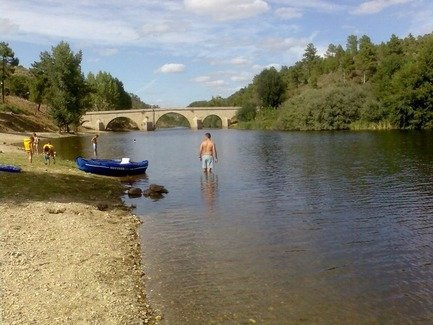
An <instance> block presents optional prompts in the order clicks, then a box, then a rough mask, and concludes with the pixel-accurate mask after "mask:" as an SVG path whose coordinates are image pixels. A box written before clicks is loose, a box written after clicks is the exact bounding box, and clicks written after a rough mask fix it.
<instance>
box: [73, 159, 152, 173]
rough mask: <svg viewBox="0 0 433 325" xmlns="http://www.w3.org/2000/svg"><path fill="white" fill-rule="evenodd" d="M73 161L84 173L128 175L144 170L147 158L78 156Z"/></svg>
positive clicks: (147, 163) (143, 171)
mask: <svg viewBox="0 0 433 325" xmlns="http://www.w3.org/2000/svg"><path fill="white" fill-rule="evenodd" d="M75 162H76V163H77V166H78V169H80V170H82V171H85V172H86V173H92V174H98V175H106V176H129V175H139V174H144V173H145V172H146V169H147V166H148V165H149V162H148V161H147V160H143V161H139V162H134V161H130V160H129V158H123V159H122V160H120V159H119V160H111V159H84V158H82V157H78V158H77V159H76V160H75Z"/></svg>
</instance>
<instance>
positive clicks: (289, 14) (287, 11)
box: [275, 7, 302, 19]
mask: <svg viewBox="0 0 433 325" xmlns="http://www.w3.org/2000/svg"><path fill="white" fill-rule="evenodd" d="M275 14H276V15H277V16H278V17H280V18H282V19H294V18H300V17H302V10H300V9H299V8H293V7H282V8H278V9H277V10H275Z"/></svg>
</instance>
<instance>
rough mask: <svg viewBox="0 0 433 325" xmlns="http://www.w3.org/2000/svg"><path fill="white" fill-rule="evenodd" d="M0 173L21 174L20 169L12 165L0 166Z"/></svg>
mask: <svg viewBox="0 0 433 325" xmlns="http://www.w3.org/2000/svg"><path fill="white" fill-rule="evenodd" d="M0 172H8V173H19V172H21V167H19V166H13V165H1V164H0Z"/></svg>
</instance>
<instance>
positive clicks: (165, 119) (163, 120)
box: [155, 112, 193, 129]
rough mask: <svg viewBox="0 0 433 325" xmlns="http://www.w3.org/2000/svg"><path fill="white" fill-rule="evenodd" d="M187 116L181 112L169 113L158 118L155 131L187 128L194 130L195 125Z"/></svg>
mask: <svg viewBox="0 0 433 325" xmlns="http://www.w3.org/2000/svg"><path fill="white" fill-rule="evenodd" d="M191 122H192V121H190V120H189V119H188V118H187V117H186V116H185V115H183V114H182V113H179V112H167V113H165V114H162V115H160V116H159V117H158V119H157V120H156V121H155V129H160V128H170V127H176V126H179V127H186V128H190V129H191V128H192V126H193V124H191Z"/></svg>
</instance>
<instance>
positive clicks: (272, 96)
mask: <svg viewBox="0 0 433 325" xmlns="http://www.w3.org/2000/svg"><path fill="white" fill-rule="evenodd" d="M254 85H255V87H256V91H257V94H258V97H259V100H260V103H261V107H271V108H277V107H278V106H279V105H280V104H281V103H282V102H283V99H284V90H285V84H284V81H283V79H282V78H281V76H280V74H279V73H278V71H277V70H276V69H275V68H274V67H272V68H269V69H265V70H263V71H262V72H261V73H260V74H259V75H257V76H256V77H255V78H254Z"/></svg>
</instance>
